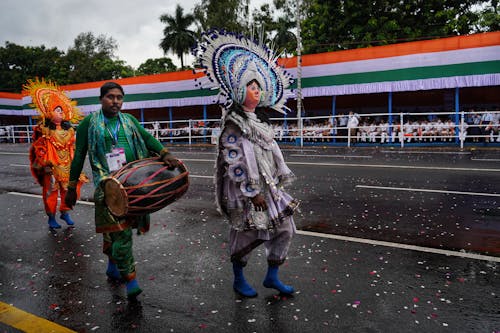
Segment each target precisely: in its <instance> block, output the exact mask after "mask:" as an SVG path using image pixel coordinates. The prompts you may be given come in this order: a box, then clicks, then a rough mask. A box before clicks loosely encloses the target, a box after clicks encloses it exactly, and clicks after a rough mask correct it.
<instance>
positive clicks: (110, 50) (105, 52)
mask: <svg viewBox="0 0 500 333" xmlns="http://www.w3.org/2000/svg"><path fill="white" fill-rule="evenodd" d="M117 48H118V44H117V43H116V41H115V40H114V39H113V38H111V37H109V38H108V37H106V36H105V35H99V36H97V37H96V36H94V35H93V34H92V33H91V32H86V33H81V34H79V35H78V36H77V37H76V39H75V41H74V45H73V46H72V47H70V48H69V49H68V52H67V53H66V55H65V56H63V57H62V59H61V61H60V62H59V66H55V67H54V72H57V73H58V76H60V80H59V81H58V83H60V84H71V83H82V82H92V81H101V80H112V79H119V78H124V77H130V76H133V75H134V70H133V68H132V67H131V66H128V65H126V64H125V62H124V61H122V60H119V59H116V57H115V55H114V54H115V51H116V49H117ZM61 81H62V82H61Z"/></svg>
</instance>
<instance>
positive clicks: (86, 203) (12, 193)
mask: <svg viewBox="0 0 500 333" xmlns="http://www.w3.org/2000/svg"><path fill="white" fill-rule="evenodd" d="M7 194H11V195H18V196H21V197H30V198H40V199H41V198H42V196H41V195H39V194H31V193H21V192H7ZM57 200H59V201H61V199H59V198H58V199H57ZM77 203H79V204H82V205H88V206H94V203H93V202H90V201H83V200H78V201H77Z"/></svg>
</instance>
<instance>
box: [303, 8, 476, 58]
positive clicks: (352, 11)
mask: <svg viewBox="0 0 500 333" xmlns="http://www.w3.org/2000/svg"><path fill="white" fill-rule="evenodd" d="M307 2H308V6H307V9H306V14H305V19H304V20H303V22H302V32H303V33H302V38H303V41H304V52H305V53H318V52H325V51H333V50H341V49H350V48H357V47H368V46H374V45H384V44H390V43H396V42H402V41H409V40H419V39H430V38H440V37H447V36H452V35H463V34H469V33H473V32H476V31H477V30H476V29H475V25H477V22H478V20H479V19H480V16H481V15H480V13H478V11H477V10H475V6H476V5H478V4H482V3H484V1H477V0H429V1H422V0H409V1H399V0H373V1H359V0H344V1H327V0H308V1H307Z"/></svg>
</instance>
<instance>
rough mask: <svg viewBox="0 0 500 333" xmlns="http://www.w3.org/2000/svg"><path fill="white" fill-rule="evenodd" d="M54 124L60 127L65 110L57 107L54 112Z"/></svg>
mask: <svg viewBox="0 0 500 333" xmlns="http://www.w3.org/2000/svg"><path fill="white" fill-rule="evenodd" d="M51 120H52V122H53V123H54V124H56V125H60V124H61V122H62V120H63V110H62V109H61V107H60V106H58V107H56V108H55V109H54V111H52V119H51Z"/></svg>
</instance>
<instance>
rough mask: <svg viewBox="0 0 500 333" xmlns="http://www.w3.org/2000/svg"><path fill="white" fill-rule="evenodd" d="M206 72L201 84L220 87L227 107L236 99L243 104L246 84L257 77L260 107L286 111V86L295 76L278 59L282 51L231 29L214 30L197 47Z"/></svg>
mask: <svg viewBox="0 0 500 333" xmlns="http://www.w3.org/2000/svg"><path fill="white" fill-rule="evenodd" d="M193 55H194V56H195V57H196V58H197V60H198V65H199V66H201V69H199V70H195V72H204V73H205V74H206V76H204V77H203V78H202V79H199V83H197V86H199V87H200V88H202V89H203V88H208V89H220V93H219V102H220V103H221V104H223V106H224V107H225V108H226V109H227V108H229V107H230V106H231V105H232V104H233V103H237V104H240V105H241V104H243V102H244V101H245V95H246V86H247V84H248V83H249V82H250V81H252V80H257V82H258V83H259V85H260V87H261V89H262V94H261V99H260V102H259V104H258V105H257V106H258V107H269V108H272V109H274V110H276V111H279V112H281V113H286V111H288V108H287V107H286V106H285V103H286V100H287V98H288V92H287V91H286V89H287V88H288V87H289V86H290V83H291V77H290V75H289V74H288V73H287V72H285V71H284V70H283V68H282V67H280V66H279V65H278V63H277V59H278V55H276V54H275V53H274V51H272V50H270V49H269V48H267V47H266V46H264V45H263V43H257V42H255V41H254V40H252V39H250V38H247V37H244V36H241V35H236V34H233V33H228V32H224V31H218V30H211V31H208V32H206V33H204V34H203V35H202V39H201V41H200V42H199V44H198V45H197V47H196V48H195V49H194V50H193Z"/></svg>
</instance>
